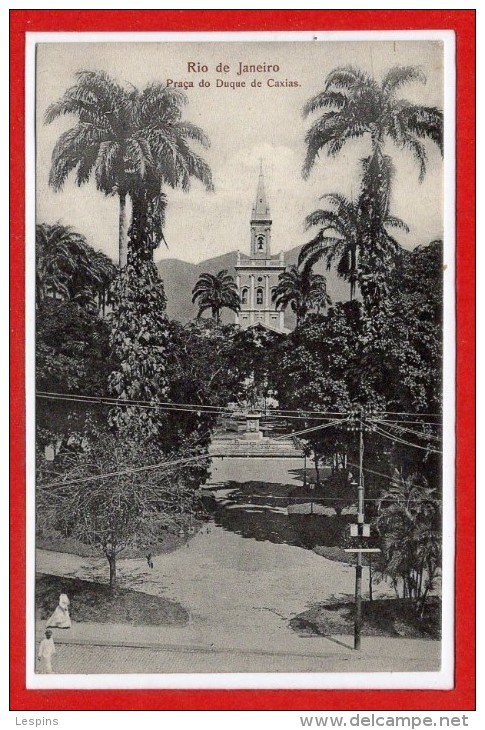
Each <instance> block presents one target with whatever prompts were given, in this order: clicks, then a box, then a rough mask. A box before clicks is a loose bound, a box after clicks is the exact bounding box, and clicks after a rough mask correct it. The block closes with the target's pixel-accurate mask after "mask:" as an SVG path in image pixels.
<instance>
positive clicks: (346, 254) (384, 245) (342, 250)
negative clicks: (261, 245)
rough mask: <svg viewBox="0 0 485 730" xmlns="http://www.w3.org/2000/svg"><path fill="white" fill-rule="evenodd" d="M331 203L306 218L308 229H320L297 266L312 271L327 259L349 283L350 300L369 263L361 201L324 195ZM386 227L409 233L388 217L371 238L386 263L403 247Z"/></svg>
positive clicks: (308, 244)
mask: <svg viewBox="0 0 485 730" xmlns="http://www.w3.org/2000/svg"><path fill="white" fill-rule="evenodd" d="M321 200H325V201H327V202H328V206H327V207H326V208H320V209H318V210H315V211H313V213H310V214H309V215H308V216H307V217H306V219H305V227H306V229H307V230H308V229H310V228H317V227H318V229H319V230H318V233H317V235H316V236H315V237H314V238H313V239H312V240H311V241H309V242H308V243H306V244H305V245H304V246H303V247H302V249H301V251H300V255H299V257H298V265H299V266H301V265H304V266H309V267H310V268H311V267H313V266H314V264H315V263H316V262H317V261H319V260H320V259H322V258H323V259H325V261H326V265H327V269H328V270H330V269H331V268H332V266H333V265H334V264H336V269H337V273H338V275H339V276H340V277H341V278H342V279H344V280H345V281H348V282H349V284H350V300H352V299H354V297H355V288H356V283H357V281H358V279H359V278H360V277H359V274H360V273H361V272H360V262H361V260H364V261H365V260H366V251H365V250H364V243H365V239H364V236H363V235H362V234H363V230H362V228H363V215H362V200H359V201H358V202H357V203H356V202H354V201H352V200H350V199H349V198H346V197H345V195H341V194H339V193H329V194H327V195H323V196H322V197H321ZM386 226H387V227H393V228H399V229H401V230H404V231H406V232H407V231H408V230H409V229H408V227H407V225H406V224H405V223H404V222H403V221H402V220H401V219H400V218H396V217H395V216H391V215H388V214H385V215H384V217H383V219H382V221H381V226H380V230H379V231H378V233H377V235H376V236H375V237H374V238H373V239H372V244H373V249H374V253H375V255H376V257H377V258H378V259H380V260H383V261H386V260H388V259H390V258H392V257H393V256H394V255H395V254H396V253H397V251H398V250H399V248H400V246H399V244H398V242H397V241H396V240H395V239H394V238H393V237H392V236H391V235H390V234H389V232H388V231H387V228H386Z"/></svg>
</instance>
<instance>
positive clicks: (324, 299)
mask: <svg viewBox="0 0 485 730" xmlns="http://www.w3.org/2000/svg"><path fill="white" fill-rule="evenodd" d="M272 298H273V301H274V302H275V304H276V307H277V308H278V309H286V307H288V306H289V307H291V309H292V311H293V312H294V313H295V314H296V324H297V326H298V324H299V323H300V322H301V321H302V320H303V319H304V318H305V317H306V315H307V314H308V312H309V310H310V309H311V308H312V307H315V308H317V309H318V310H320V309H324V308H325V307H326V306H327V305H328V304H331V299H330V297H329V296H328V294H327V281H326V279H325V277H324V276H322V275H321V274H314V273H313V271H312V270H311V266H303V267H302V268H301V269H300V268H298V266H295V265H293V266H290V268H289V269H288V270H287V271H284V272H283V273H282V274H280V276H279V279H278V285H277V286H276V287H275V288H274V290H273V295H272Z"/></svg>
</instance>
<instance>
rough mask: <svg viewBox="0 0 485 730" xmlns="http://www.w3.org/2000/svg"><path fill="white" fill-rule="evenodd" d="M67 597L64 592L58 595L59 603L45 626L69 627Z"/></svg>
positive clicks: (68, 603)
mask: <svg viewBox="0 0 485 730" xmlns="http://www.w3.org/2000/svg"><path fill="white" fill-rule="evenodd" d="M69 605H70V601H69V598H68V597H67V596H66V594H65V593H61V595H60V596H59V605H58V606H57V608H56V610H55V611H54V613H53V614H52V616H51V617H50V619H49V620H48V622H47V628H49V627H50V628H56V629H70V628H71V618H70V616H69Z"/></svg>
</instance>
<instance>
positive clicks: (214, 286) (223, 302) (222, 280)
mask: <svg viewBox="0 0 485 730" xmlns="http://www.w3.org/2000/svg"><path fill="white" fill-rule="evenodd" d="M192 302H193V303H194V304H195V302H197V306H198V307H199V311H198V312H197V318H198V319H199V318H200V317H201V316H202V314H203V313H204V312H205V311H207V310H208V309H210V310H211V313H212V318H213V319H214V320H215V322H216V324H219V323H220V320H221V311H222V309H224V307H226V308H227V309H231V310H232V311H233V312H239V310H240V308H241V302H240V299H239V294H238V291H237V286H236V283H235V281H234V278H233V277H232V276H231V275H230V274H228V273H227V269H222V271H219V273H218V274H216V275H214V274H201V275H200V276H199V279H198V281H197V283H196V284H195V286H194V288H193V289H192Z"/></svg>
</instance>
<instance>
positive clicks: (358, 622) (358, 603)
mask: <svg viewBox="0 0 485 730" xmlns="http://www.w3.org/2000/svg"><path fill="white" fill-rule="evenodd" d="M363 418H364V411H363V410H362V409H361V410H360V417H359V486H358V506H357V524H358V525H359V529H360V530H362V527H361V525H363V524H364V468H363V466H364V424H363V423H362V421H363ZM361 633H362V553H361V552H358V553H357V562H356V565H355V624H354V649H357V650H358V649H360V637H361Z"/></svg>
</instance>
